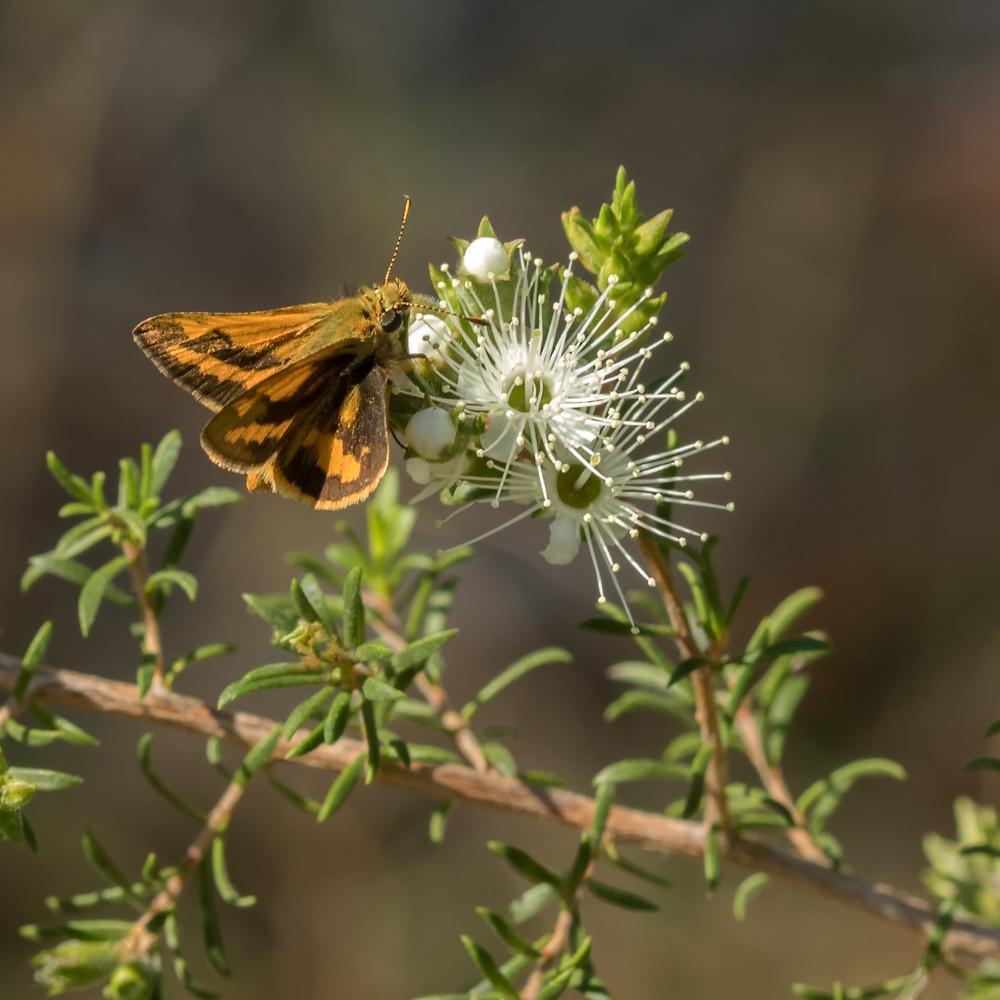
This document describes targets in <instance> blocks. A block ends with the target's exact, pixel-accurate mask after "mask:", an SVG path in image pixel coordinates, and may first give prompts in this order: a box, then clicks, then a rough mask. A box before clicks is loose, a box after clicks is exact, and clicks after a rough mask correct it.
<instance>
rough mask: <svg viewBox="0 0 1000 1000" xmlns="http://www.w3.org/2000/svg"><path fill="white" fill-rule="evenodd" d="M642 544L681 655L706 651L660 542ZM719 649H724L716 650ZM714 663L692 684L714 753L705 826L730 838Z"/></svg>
mask: <svg viewBox="0 0 1000 1000" xmlns="http://www.w3.org/2000/svg"><path fill="white" fill-rule="evenodd" d="M639 547H640V548H641V549H642V554H643V555H644V556H645V558H646V562H647V563H648V565H649V568H650V572H651V573H652V575H653V579H654V580H655V581H656V587H657V589H658V590H659V592H660V597H661V598H662V599H663V604H664V606H665V607H666V610H667V617H668V618H669V619H670V625H671V627H672V628H673V630H674V642H675V644H676V645H677V649H678V650H679V651H680V654H681V656H683V657H685V658H686V659H691V658H693V657H696V656H703V655H704V654H703V653H702V652H701V650H700V649H699V648H698V644H697V643H696V642H695V641H694V636H693V635H692V634H691V628H690V626H689V624H688V620H687V615H686V614H685V613H684V605H683V603H682V602H681V599H680V595H679V594H678V593H677V589H676V588H675V586H674V579H673V575H672V573H671V572H670V565H669V564H668V562H667V560H666V558H665V557H664V555H663V553H662V552H661V551H660V548H659V546H658V545H657V544H656V542H654V541H653V539H651V538H649V537H648V536H647V535H640V536H639ZM714 652H716V653H720V652H721V650H716V651H714ZM712 670H713V667H712V664H711V663H708V664H706V665H705V666H701V667H698V668H697V669H696V670H695V671H694V672H693V673H692V674H691V684H692V687H693V689H694V704H695V718H696V719H697V721H698V728H699V729H700V730H701V738H702V741H703V742H704V743H707V744H709V745H710V746H711V747H712V757H711V760H710V761H709V762H708V767H707V768H706V770H705V788H706V790H707V792H708V805H707V807H706V809H705V826H706V828H707V827H711V826H712V825H713V824H714V823H716V822H717V823H718V825H719V829H720V831H721V833H722V836H723V839H728V837H729V832H730V822H729V805H728V803H727V801H726V780H727V778H726V776H727V772H728V770H729V768H728V761H727V759H726V748H725V746H724V744H723V741H722V734H721V732H720V730H719V716H718V712H717V711H716V705H715V682H714V680H713V675H712Z"/></svg>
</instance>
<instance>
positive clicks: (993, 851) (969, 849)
mask: <svg viewBox="0 0 1000 1000" xmlns="http://www.w3.org/2000/svg"><path fill="white" fill-rule="evenodd" d="M13 770H15V769H14V768H11V771H13ZM959 853H961V854H965V855H969V854H984V855H986V857H988V858H1000V847H994V846H993V845H992V844H969V845H967V846H966V847H963V848H962V850H961V851H960V852H959Z"/></svg>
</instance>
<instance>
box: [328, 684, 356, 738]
mask: <svg viewBox="0 0 1000 1000" xmlns="http://www.w3.org/2000/svg"><path fill="white" fill-rule="evenodd" d="M350 717H351V695H350V692H348V691H340V692H338V693H337V697H336V698H334V699H333V703H332V704H331V705H330V710H329V711H328V712H327V713H326V719H324V721H323V742H324V743H336V742H337V740H339V739H340V737H341V736H343V734H344V730H345V729H346V728H347V721H348V719H350Z"/></svg>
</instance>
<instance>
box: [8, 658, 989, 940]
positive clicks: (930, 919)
mask: <svg viewBox="0 0 1000 1000" xmlns="http://www.w3.org/2000/svg"><path fill="white" fill-rule="evenodd" d="M20 667H21V664H20V660H18V659H17V658H15V657H13V656H7V655H5V654H2V653H0V691H10V690H12V689H13V687H14V684H15V683H16V680H17V675H18V673H19V671H20ZM35 683H36V688H35V697H36V698H37V699H38V700H39V701H42V702H47V703H50V704H57V705H64V706H67V707H70V708H79V709H85V710H90V711H98V712H103V713H105V714H109V715H120V716H124V717H126V718H131V719H137V720H140V721H142V722H143V723H159V724H162V725H166V726H171V727H173V728H176V729H183V730H185V731H187V732H190V733H197V734H198V735H200V736H204V737H212V736H214V737H218V738H219V739H222V740H225V741H227V742H229V743H233V744H236V745H238V746H241V747H244V748H250V747H252V746H254V745H256V744H257V743H259V742H260V740H261V739H263V738H264V737H265V736H268V735H269V734H270V733H272V732H273V730H274V727H275V726H276V725H277V723H276V722H275V721H274V720H272V719H265V718H262V717H261V716H257V715H250V714H248V713H245V712H235V713H230V712H220V711H217V710H215V709H212V708H210V707H209V706H208V705H206V704H205V703H204V702H202V701H199V700H198V699H196V698H187V697H184V696H182V695H177V694H172V693H168V692H150V693H149V694H148V695H147V696H146V698H145V699H142V700H140V698H139V694H138V691H137V689H136V687H135V685H133V684H124V683H122V682H120V681H111V680H105V679H103V678H100V677H94V676H92V675H90V674H82V673H77V672H75V671H71V670H55V669H51V668H48V667H40V668H39V669H38V671H37V672H36V674H35ZM303 736H304V733H297V734H295V736H293V738H292V740H291V741H280V742H279V743H278V744H277V746H276V747H275V750H274V755H275V757H276V758H278V759H281V758H282V757H283V756H284V754H285V753H286V752H287V750H289V749H290V747H291V746H292V745H293V743H295V742H297V740H299V739H302V738H303ZM364 749H365V747H364V745H363V744H362V743H361V741H359V740H353V739H347V738H344V737H341V739H339V740H338V741H337V742H336V743H335V744H332V745H324V746H320V747H317V748H316V749H315V750H313V751H312V752H311V753H309V754H306V755H305V756H304V757H297V758H295V759H294V761H289V762H287V763H290V764H296V765H300V766H305V767H312V768H318V769H321V770H327V771H341V770H343V769H344V768H345V767H346V766H347V765H348V764H350V763H351V761H352V760H353V759H354V758H355V757H356V756H357V754H359V753H361V752H363V751H364ZM377 780H378V781H379V782H380V783H383V784H387V785H394V786H396V787H399V788H409V789H410V790H412V791H415V792H418V793H419V794H422V795H426V796H429V797H432V798H436V799H453V800H456V801H461V802H469V803H473V804H475V805H480V806H485V807H487V808H492V809H497V810H500V811H503V812H507V813H514V814H518V815H522V816H530V817H532V818H534V819H539V820H546V821H548V822H552V823H557V824H560V825H562V826H565V827H569V828H571V829H574V830H578V831H583V830H586V829H589V827H590V825H591V822H592V820H593V815H594V800H593V799H591V798H588V797H587V796H585V795H579V794H576V793H574V792H568V791H563V790H562V789H558V788H534V787H530V786H528V785H525V784H524V783H522V782H520V781H515V780H513V779H511V778H505V777H504V776H503V775H500V774H496V773H494V772H491V773H489V774H479V773H477V772H476V771H474V770H472V769H471V768H468V767H463V766H460V765H458V764H445V765H441V766H431V765H428V764H419V763H414V764H412V765H411V766H410V767H409V768H406V767H403V766H402V765H401V764H398V763H396V762H393V761H384V762H383V764H382V767H381V768H380V770H379V774H378V779H377ZM605 835H606V836H607V837H608V839H609V840H611V841H614V842H615V843H618V844H632V845H634V846H636V847H639V848H642V849H644V850H647V851H652V852H656V853H661V854H681V855H685V856H686V857H691V858H699V857H701V855H702V852H703V849H704V844H705V833H704V829H703V827H702V825H701V824H700V823H693V822H689V821H685V820H678V819H672V818H670V817H668V816H662V815H658V814H655V813H647V812H643V811H641V810H638V809H629V808H627V807H624V806H614V807H612V809H611V812H610V814H609V817H608V824H607V827H606V832H605ZM726 857H727V858H728V860H729V861H730V862H731V863H732V864H734V865H736V866H739V867H743V868H748V869H750V870H753V871H763V872H767V873H768V874H770V875H773V876H775V877H776V878H778V879H781V880H784V881H785V882H788V883H789V884H792V885H795V886H798V887H799V888H800V889H804V890H807V891H810V892H814V893H817V894H819V895H821V896H826V897H829V898H831V899H836V900H839V901H840V902H842V903H845V904H847V905H849V906H853V907H854V908H856V909H859V910H862V911H864V912H866V913H869V914H872V915H873V916H876V917H879V918H880V919H882V920H884V921H888V922H889V923H892V924H895V925H897V926H900V927H904V928H906V929H908V930H911V931H914V932H918V933H920V934H921V935H926V934H927V933H928V932H929V931H930V930H931V929H932V927H933V926H934V923H935V920H936V918H937V907H936V906H935V905H934V904H932V903H930V902H928V901H927V900H925V899H921V898H920V897H919V896H914V895H911V894H910V893H906V892H903V891H902V890H900V889H896V888H893V887H892V886H889V885H884V884H882V883H878V882H868V881H866V880H864V879H862V878H859V877H858V876H856V875H852V874H849V873H847V872H844V871H834V870H833V869H831V868H825V867H822V866H821V865H817V864H814V863H812V862H811V861H807V860H806V859H804V858H800V857H798V856H797V855H794V854H790V853H788V852H787V851H783V850H781V849H779V848H777V847H774V846H772V845H770V844H766V843H764V842H762V841H759V840H752V839H750V838H740V839H738V840H736V841H734V842H733V843H731V844H730V845H729V846H728V848H727V853H726ZM945 947H946V948H947V949H948V950H951V951H961V952H965V953H967V954H970V955H978V956H993V957H1000V928H992V927H986V926H983V925H982V924H978V923H976V922H975V921H971V920H956V921H955V922H954V924H953V925H952V928H951V930H950V931H949V933H948V936H947V938H946V940H945Z"/></svg>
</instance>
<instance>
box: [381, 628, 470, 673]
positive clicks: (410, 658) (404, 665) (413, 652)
mask: <svg viewBox="0 0 1000 1000" xmlns="http://www.w3.org/2000/svg"><path fill="white" fill-rule="evenodd" d="M457 634H458V629H457V628H449V629H444V630H442V631H440V632H435V633H434V634H433V635H428V636H424V638H422V639H417V640H416V641H415V642H411V643H410V644H409V645H408V646H407V647H406V649H404V650H402V651H401V652H399V653H396V654H394V655H393V658H392V667H393V669H394V670H396V671H402V670H409V669H410V667H416V666H418V665H420V664H422V663H425V662H426V661H427V660H428V659H429V658H430V657H431V656H433V655H434V654H435V653H436V652H437V651H438V650H439V649H440V648H441V647H442V646H443V645H444V644H445V643H446V642H447V641H448V640H449V639H451V638H453V637H454V636H456V635H457Z"/></svg>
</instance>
